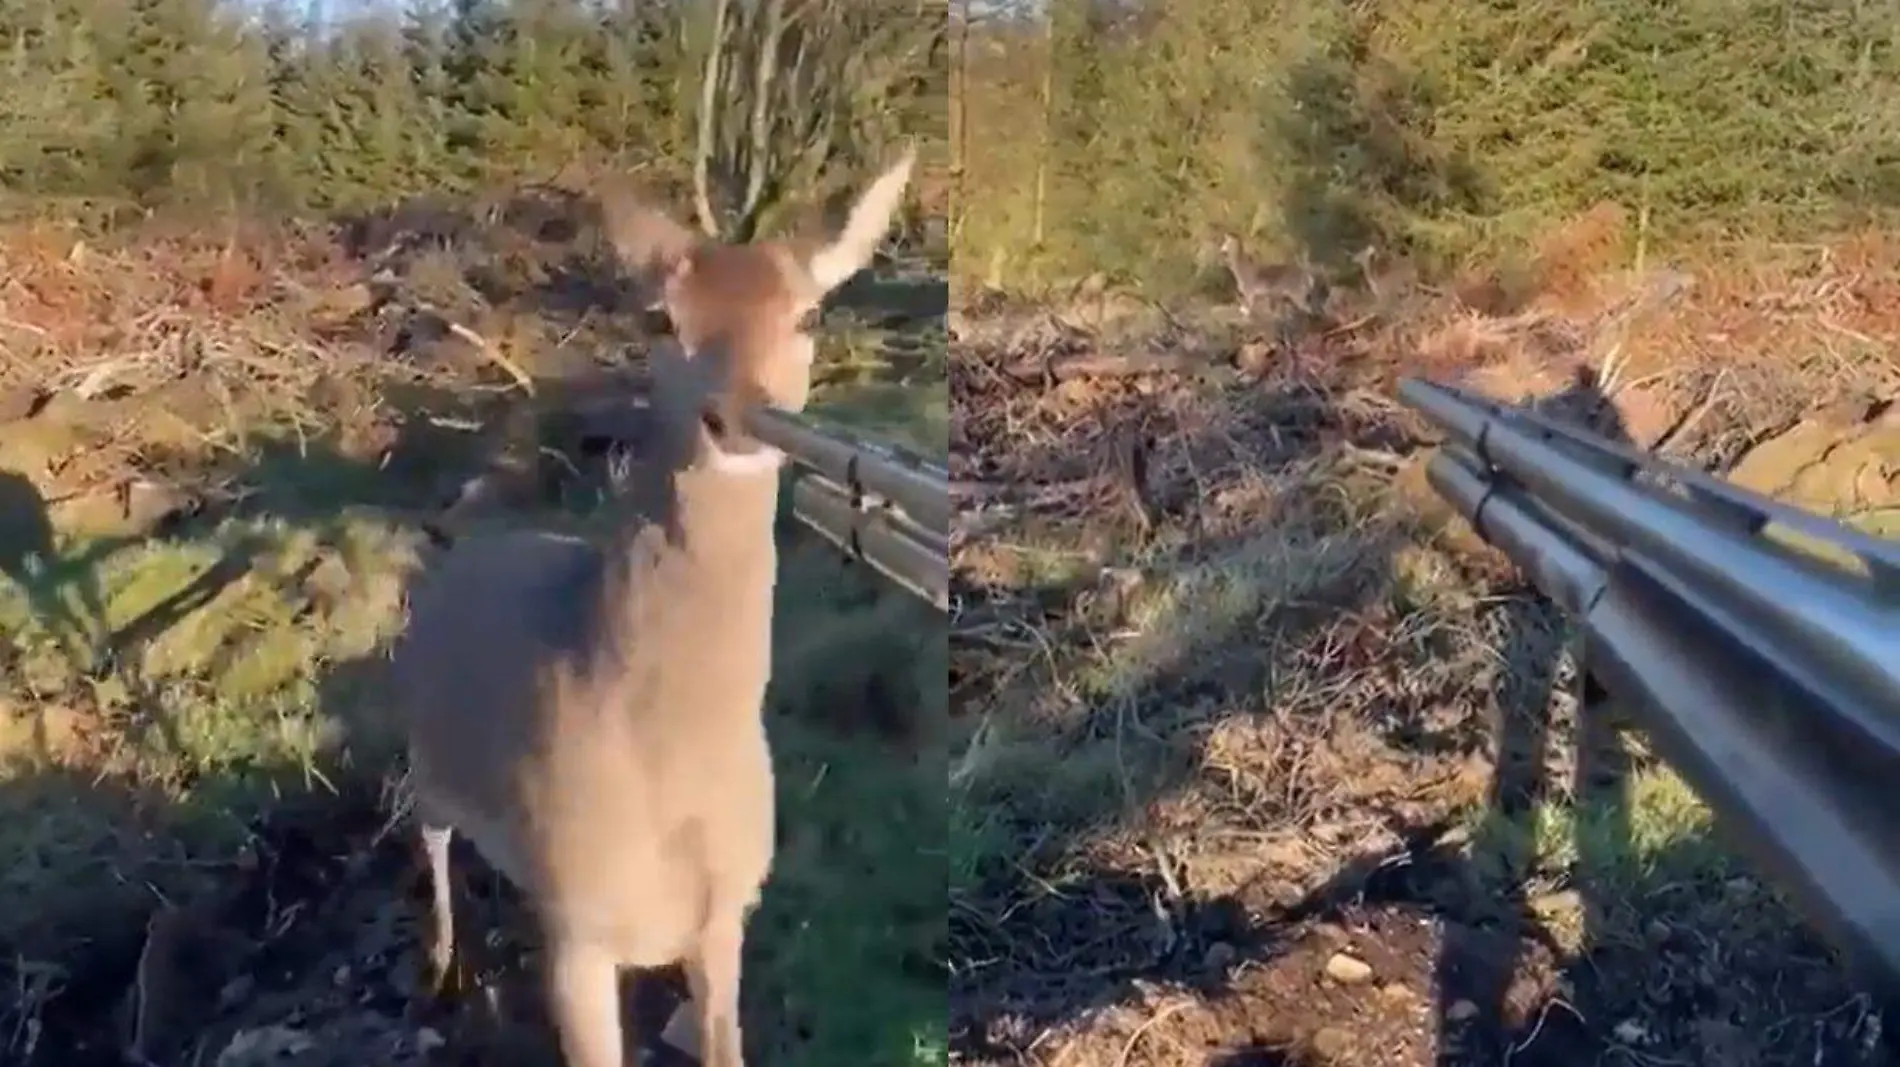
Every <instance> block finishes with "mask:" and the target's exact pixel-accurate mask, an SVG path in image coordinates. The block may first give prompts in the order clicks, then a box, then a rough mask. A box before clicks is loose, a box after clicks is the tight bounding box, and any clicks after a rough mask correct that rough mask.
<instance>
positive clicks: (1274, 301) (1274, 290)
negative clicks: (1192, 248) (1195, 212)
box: [1220, 233, 1320, 315]
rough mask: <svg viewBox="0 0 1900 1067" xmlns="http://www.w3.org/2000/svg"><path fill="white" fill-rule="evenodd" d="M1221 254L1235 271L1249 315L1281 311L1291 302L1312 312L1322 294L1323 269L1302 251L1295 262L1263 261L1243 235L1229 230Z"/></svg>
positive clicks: (1304, 310) (1222, 238) (1300, 308)
mask: <svg viewBox="0 0 1900 1067" xmlns="http://www.w3.org/2000/svg"><path fill="white" fill-rule="evenodd" d="M1220 251H1221V258H1222V259H1224V260H1226V262H1227V271H1228V273H1229V274H1231V275H1233V278H1234V289H1235V290H1236V291H1237V292H1238V293H1239V295H1240V305H1241V307H1242V309H1243V310H1245V311H1246V312H1247V313H1248V314H1249V315H1259V314H1263V313H1277V312H1279V311H1281V310H1282V309H1283V308H1285V307H1287V306H1291V307H1293V308H1296V309H1298V310H1299V311H1301V312H1303V313H1305V314H1308V315H1311V314H1314V313H1315V312H1316V310H1317V309H1316V307H1315V304H1316V302H1317V300H1318V298H1319V293H1318V290H1319V284H1320V278H1319V272H1318V271H1316V270H1314V269H1313V266H1312V265H1311V264H1310V263H1308V262H1307V260H1306V254H1305V253H1304V252H1302V253H1301V254H1300V257H1299V259H1298V261H1296V262H1293V263H1260V262H1257V261H1255V260H1253V259H1252V258H1250V257H1248V255H1247V253H1246V250H1245V249H1243V248H1242V247H1241V244H1240V238H1238V237H1236V236H1234V235H1233V234H1231V233H1230V234H1225V235H1223V236H1222V237H1221V242H1220Z"/></svg>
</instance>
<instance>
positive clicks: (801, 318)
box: [609, 148, 916, 469]
mask: <svg viewBox="0 0 1900 1067" xmlns="http://www.w3.org/2000/svg"><path fill="white" fill-rule="evenodd" d="M915 162H916V152H915V149H914V148H913V149H910V150H907V151H906V152H905V153H904V155H903V157H902V158H901V159H899V160H898V161H897V163H896V164H895V165H894V166H892V167H891V168H890V169H889V170H887V171H885V172H884V174H883V175H882V176H880V177H879V178H878V179H877V180H876V181H873V182H872V183H871V184H870V186H869V187H868V188H866V189H865V191H864V192H863V193H862V194H860V195H859V197H858V199H857V202H856V203H855V204H854V205H853V206H852V209H851V212H850V214H849V216H848V217H847V219H846V222H845V224H844V226H843V228H842V229H841V230H840V232H839V233H838V234H837V235H836V236H834V237H832V238H831V239H830V240H829V241H827V242H824V243H822V244H818V245H816V246H814V247H810V248H807V247H806V246H802V245H799V244H795V243H793V242H788V241H776V240H774V241H758V242H753V243H750V244H729V243H726V242H722V241H716V240H711V239H708V238H705V237H702V236H700V235H699V234H697V233H696V232H695V231H693V230H690V229H688V228H687V227H686V226H684V225H682V224H680V223H679V222H676V221H674V220H673V219H672V218H671V217H670V216H667V215H665V214H663V213H661V212H659V211H656V210H654V209H652V208H648V207H644V206H638V205H622V206H621V207H620V210H619V211H618V212H617V213H616V214H617V216H618V217H612V216H611V215H610V218H611V221H610V223H609V226H610V231H609V232H610V238H611V240H612V242H613V245H614V250H615V253H616V254H617V256H618V257H619V259H620V261H621V264H622V266H623V268H624V269H625V270H626V271H627V272H628V273H629V274H630V275H632V276H633V280H634V281H635V283H636V284H637V285H640V286H641V287H642V289H643V290H644V292H646V293H647V294H650V295H651V296H654V297H657V299H655V300H654V301H653V302H654V303H655V304H657V306H658V307H659V308H660V309H662V310H664V311H665V312H666V314H667V317H668V318H669V319H671V320H672V323H673V333H674V341H675V343H673V344H663V345H656V346H655V348H654V351H653V353H652V355H651V362H652V373H653V386H654V412H655V414H656V416H658V418H659V421H660V423H661V430H662V434H663V435H664V436H666V437H668V438H671V439H673V440H675V441H678V442H680V443H681V444H682V445H687V446H689V447H691V448H692V449H693V450H694V451H693V455H692V458H694V459H697V460H699V461H702V462H706V463H711V464H713V465H716V466H723V467H726V468H729V469H736V468H741V467H758V468H766V467H776V465H777V464H778V462H779V460H780V459H781V458H782V457H780V456H779V455H778V453H777V452H776V451H775V450H773V449H771V448H768V447H767V446H765V445H763V444H761V443H760V442H758V441H756V440H753V439H751V438H750V437H748V436H747V435H746V434H745V432H744V430H743V429H742V428H741V427H740V424H739V414H740V412H741V411H742V410H743V409H744V408H745V407H747V406H750V405H767V406H771V407H776V408H780V409H783V410H787V411H799V410H802V409H803V408H804V406H805V401H806V397H807V395H808V394H809V393H810V390H811V375H812V360H813V355H814V351H815V345H814V342H813V339H812V336H811V334H810V332H809V330H808V326H809V322H810V320H811V317H812V315H813V313H814V312H815V311H817V309H818V306H819V304H820V302H821V301H823V300H824V298H825V296H826V294H828V293H830V292H831V291H832V290H833V289H835V288H837V287H838V286H839V285H841V284H843V283H844V281H845V280H846V279H848V278H850V277H851V276H852V275H853V274H856V273H857V272H858V271H860V270H862V269H863V268H865V267H866V266H869V265H870V263H871V257H872V255H873V254H874V253H875V252H876V250H877V246H878V243H879V242H880V241H881V240H882V239H883V237H884V234H885V232H886V231H887V230H889V229H890V226H891V221H892V218H893V216H894V215H895V214H896V212H897V208H898V206H899V204H900V203H901V201H902V199H903V195H904V187H905V185H906V184H907V183H908V182H909V180H910V172H911V168H912V166H913V165H914V164H915Z"/></svg>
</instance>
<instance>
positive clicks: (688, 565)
mask: <svg viewBox="0 0 1900 1067" xmlns="http://www.w3.org/2000/svg"><path fill="white" fill-rule="evenodd" d="M910 164H911V157H909V156H908V155H907V156H906V158H905V159H904V161H903V162H901V163H900V164H899V165H898V166H897V167H896V168H893V169H892V171H891V172H890V173H888V174H887V175H886V176H885V177H884V178H883V179H880V181H879V182H878V183H876V184H874V185H873V186H872V187H871V188H870V189H869V190H867V192H866V193H865V196H864V198H863V202H862V203H861V205H860V206H861V207H862V208H864V209H865V210H864V211H863V212H861V213H860V214H861V215H862V217H857V216H854V219H853V225H848V226H847V227H846V231H845V232H844V233H843V234H841V235H840V236H839V238H838V239H837V240H836V241H834V242H833V243H832V244H831V245H830V246H827V247H826V248H825V249H823V250H822V251H821V255H823V254H828V255H829V256H830V259H829V260H828V261H826V262H825V263H823V264H822V266H823V269H822V271H821V272H820V273H821V275H822V276H821V277H814V275H813V271H812V270H809V269H808V267H807V263H808V262H812V263H815V262H817V259H816V257H814V259H813V260H811V261H801V260H800V259H798V258H797V257H795V256H794V255H793V254H792V253H791V252H790V251H789V250H788V249H787V248H786V247H785V246H782V245H777V244H758V245H751V246H732V245H722V244H717V243H712V242H704V241H701V240H699V239H698V238H697V237H695V236H693V235H691V234H690V232H689V231H686V230H685V229H684V228H683V227H679V226H678V225H677V224H675V223H672V222H670V220H667V219H666V218H665V216H663V215H660V214H658V213H656V212H650V211H648V212H645V213H644V214H642V215H641V216H640V217H641V219H642V226H641V227H640V228H637V233H636V232H635V231H634V230H626V231H622V232H620V233H619V234H618V237H619V239H621V240H622V241H624V242H628V243H623V244H621V245H620V246H618V249H617V250H618V252H619V254H620V256H621V258H622V259H623V261H624V262H625V263H626V265H627V266H628V268H629V271H630V272H632V273H635V274H639V273H640V272H645V273H646V276H647V278H648V281H649V283H650V282H651V281H653V280H657V281H658V284H659V292H660V293H661V294H662V302H663V304H664V306H665V308H666V310H667V311H668V313H669V314H670V316H671V317H672V319H673V321H674V323H675V327H676V333H677V337H678V341H679V343H678V344H677V345H674V346H661V347H658V348H656V350H655V351H654V352H653V354H652V364H653V377H654V398H653V409H654V414H655V416H656V422H657V424H658V425H657V430H656V435H655V442H654V452H653V455H652V456H651V460H652V462H651V464H650V473H649V474H647V475H646V476H645V478H646V481H645V483H644V484H641V485H637V486H635V487H634V490H635V493H636V494H637V495H636V499H647V500H651V501H652V504H653V506H652V508H651V509H650V512H649V514H648V515H647V517H646V521H641V522H636V523H635V524H633V525H632V526H631V527H630V528H628V529H626V530H624V531H622V533H621V535H620V536H619V537H618V538H617V539H616V541H615V543H613V544H610V545H606V546H598V545H594V544H592V543H589V542H585V541H581V540H578V539H574V538H567V537H557V536H552V535H545V534H533V533H520V534H512V535H505V536H497V537H490V538H474V539H470V540H466V541H462V542H459V543H457V544H456V545H455V546H454V547H453V548H452V549H451V550H449V551H448V552H447V553H446V554H445V556H444V558H443V560H442V561H441V564H440V566H439V567H438V568H437V570H436V572H435V573H434V574H433V575H432V576H431V578H430V580H429V581H428V582H427V583H426V584H424V585H423V586H422V587H420V588H419V589H418V590H417V592H416V594H415V596H414V597H413V598H412V601H411V613H410V625H409V629H408V632H407V633H406V634H405V636H404V639H403V641H402V643H401V644H400V646H399V647H398V649H397V651H396V656H395V663H394V668H395V677H396V681H397V685H398V694H399V699H400V701H401V706H402V708H403V711H404V714H405V717H406V725H407V727H408V730H409V754H410V767H411V780H412V782H413V783H414V786H415V791H416V801H417V811H418V814H419V817H420V821H421V823H422V827H423V830H422V833H423V841H424V848H425V852H426V853H427V855H428V858H429V862H430V866H431V869H432V876H433V879H434V882H435V887H436V893H435V908H434V920H435V927H436V929H435V950H434V953H433V955H432V963H433V965H434V966H435V967H436V968H437V969H438V971H439V972H446V971H447V969H448V968H449V965H450V962H451V956H452V953H453V950H454V929H453V927H454V922H453V915H452V907H451V904H450V898H449V893H448V843H449V839H450V835H451V832H452V831H459V832H461V833H462V834H464V835H465V836H467V837H468V838H469V839H470V840H472V841H473V842H474V844H475V845H476V847H477V849H478V850H479V851H480V852H481V853H482V854H483V856H484V857H486V858H487V860H488V861H489V863H490V865H491V866H493V867H494V868H496V869H497V870H499V871H500V872H501V873H503V874H504V875H506V876H507V877H508V878H509V879H510V880H511V881H513V882H514V883H515V884H516V885H518V886H519V887H520V888H521V889H522V890H523V891H524V893H525V894H526V895H527V897H528V898H529V900H530V901H531V902H532V903H533V905H534V909H535V912H536V914H537V916H538V918H539V921H540V923H541V926H542V929H543V934H544V936H545V939H546V943H547V961H548V963H547V966H548V988H549V996H550V1000H551V1004H552V1009H553V1012H552V1014H553V1017H554V1021H555V1025H556V1028H557V1029H558V1031H559V1034H560V1039H561V1045H562V1049H563V1052H564V1055H565V1058H566V1061H567V1063H568V1065H569V1067H622V1065H623V1063H624V1060H623V1056H624V1052H623V1037H622V1031H621V1021H620V1004H619V1000H618V994H617V972H618V970H619V968H621V967H623V966H656V965H662V964H667V963H671V962H674V961H682V962H683V963H684V964H685V967H686V972H687V975H688V979H689V982H690V984H691V986H692V994H693V1003H694V1006H695V1009H696V1011H697V1015H698V1023H699V1031H700V1042H701V1045H702V1053H703V1059H702V1062H703V1063H704V1064H705V1067H742V1063H743V1061H742V1052H741V1047H740V1046H741V1038H740V1028H739V1014H738V1013H739V967H740V964H739V960H740V946H741V942H742V939H743V931H744V927H745V920H746V916H747V915H748V914H749V912H750V910H751V908H752V907H753V905H754V904H755V903H756V902H757V900H758V896H759V892H760V887H761V886H762V884H763V883H764V881H765V878H766V874H767V871H768V869H769V867H770V865H771V860H772V843H773V829H774V818H775V814H774V809H773V783H772V763H771V754H770V752H769V750H768V749H767V746H766V736H765V730H764V726H763V724H762V722H761V711H762V703H763V700H764V695H765V687H766V682H767V678H768V675H769V672H770V664H771V628H772V601H773V583H774V580H775V575H776V568H777V554H776V547H775V545H774V542H773V530H772V528H773V521H774V517H775V515H776V512H777V502H778V481H779V480H778V478H777V476H776V475H775V473H773V471H772V470H771V469H770V468H769V467H768V466H757V465H755V467H756V469H752V470H749V471H747V472H743V473H734V472H733V471H732V470H730V469H724V468H722V464H727V465H729V464H730V461H729V460H724V459H721V458H720V457H721V456H732V455H739V454H743V453H745V452H747V451H752V452H757V451H758V450H759V448H760V447H761V446H759V445H758V444H757V442H748V441H747V440H746V439H745V438H744V435H743V433H742V432H740V431H739V429H738V428H737V422H736V418H730V417H724V418H721V419H720V420H718V422H719V423H722V425H716V424H715V422H713V421H709V415H708V413H709V412H715V411H716V412H718V413H720V414H721V415H722V416H733V415H735V414H736V411H737V408H738V407H739V406H740V405H742V404H745V403H754V402H764V403H771V404H775V405H778V406H781V407H786V408H791V409H797V408H799V407H802V406H803V404H804V399H805V393H806V390H807V388H808V386H809V378H810V338H809V337H807V336H806V335H805V334H804V333H803V332H802V330H801V329H800V324H801V320H802V318H803V317H804V315H805V314H806V312H807V311H809V310H810V309H811V308H813V307H815V306H816V305H817V303H818V301H819V300H820V299H821V298H822V297H823V295H824V293H825V291H826V290H827V289H828V288H830V287H831V286H832V285H835V284H837V283H838V282H839V281H842V280H843V279H842V277H840V276H839V275H840V272H842V271H848V269H850V268H851V267H852V265H853V264H854V263H855V264H856V265H857V266H859V267H861V266H862V265H864V264H865V263H868V261H869V259H870V254H871V249H872V248H873V247H874V246H875V244H876V242H877V239H878V238H879V236H881V234H882V232H883V230H884V229H885V228H886V227H888V225H889V220H890V215H891V213H892V211H893V210H894V208H895V206H896V202H897V198H898V197H899V196H900V195H901V193H902V189H903V184H904V182H905V180H906V179H907V178H908V174H909V168H910ZM854 227H855V228H854ZM766 460H767V461H768V462H769V460H770V455H769V453H768V454H767V456H766Z"/></svg>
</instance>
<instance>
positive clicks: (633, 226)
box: [602, 196, 700, 310]
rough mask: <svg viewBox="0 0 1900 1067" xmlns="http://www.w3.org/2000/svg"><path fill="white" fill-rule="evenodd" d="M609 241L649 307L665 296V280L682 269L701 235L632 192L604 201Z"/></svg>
mask: <svg viewBox="0 0 1900 1067" xmlns="http://www.w3.org/2000/svg"><path fill="white" fill-rule="evenodd" d="M602 209H603V210H602V214H603V216H604V218H603V222H604V223H605V226H606V233H607V240H608V243H609V244H611V245H612V246H613V250H614V257H615V258H616V259H618V260H619V261H620V268H621V270H623V271H625V272H626V273H627V275H628V277H629V278H631V279H632V281H633V284H634V286H635V287H636V288H637V289H638V290H639V297H640V301H641V303H642V305H644V306H645V307H647V308H648V309H649V310H651V309H655V308H658V307H660V306H661V304H662V303H663V302H664V300H665V295H666V282H667V279H668V278H670V277H672V276H673V275H675V274H677V273H679V272H681V271H682V270H683V269H684V268H685V266H686V263H687V261H688V259H689V258H690V257H691V255H692V253H693V249H695V248H697V247H698V246H699V241H700V236H699V234H697V233H696V232H694V231H693V230H691V229H688V228H687V227H686V226H684V225H683V224H681V223H680V222H678V221H677V220H675V219H674V218H673V217H672V216H671V215H668V214H667V213H665V212H663V211H660V210H659V209H657V208H654V207H651V206H649V205H647V204H645V203H643V202H641V201H640V200H638V199H635V198H633V197H630V196H623V197H614V198H611V199H609V200H607V201H606V202H605V203H603V205H602Z"/></svg>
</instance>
